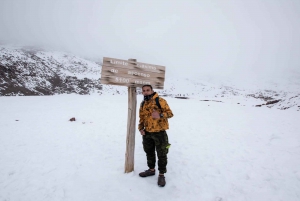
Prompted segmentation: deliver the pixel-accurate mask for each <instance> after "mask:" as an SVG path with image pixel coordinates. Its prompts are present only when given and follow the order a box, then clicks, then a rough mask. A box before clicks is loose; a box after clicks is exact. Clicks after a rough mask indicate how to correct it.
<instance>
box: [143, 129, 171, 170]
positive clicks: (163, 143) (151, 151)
mask: <svg viewBox="0 0 300 201" xmlns="http://www.w3.org/2000/svg"><path fill="white" fill-rule="evenodd" d="M143 147H144V151H145V152H146V156H147V164H148V167H149V168H150V169H154V168H155V162H156V156H155V149H156V152H157V157H158V170H159V173H160V174H163V173H166V172H167V163H168V158H167V154H168V152H169V147H170V144H169V140H168V135H167V132H166V131H160V132H147V131H146V132H145V135H144V136H143Z"/></svg>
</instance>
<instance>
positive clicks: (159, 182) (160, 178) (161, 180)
mask: <svg viewBox="0 0 300 201" xmlns="http://www.w3.org/2000/svg"><path fill="white" fill-rule="evenodd" d="M157 185H158V186H159V187H164V186H165V185H166V180H165V176H164V175H158V180H157Z"/></svg>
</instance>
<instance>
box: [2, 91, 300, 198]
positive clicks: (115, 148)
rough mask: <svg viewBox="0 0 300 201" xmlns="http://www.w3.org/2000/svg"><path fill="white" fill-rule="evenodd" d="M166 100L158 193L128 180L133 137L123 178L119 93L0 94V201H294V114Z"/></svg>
mask: <svg viewBox="0 0 300 201" xmlns="http://www.w3.org/2000/svg"><path fill="white" fill-rule="evenodd" d="M166 99H167V101H168V103H169V105H170V107H171V109H172V110H173V113H174V115H175V116H174V117H173V118H172V119H170V121H169V123H170V130H169V131H168V135H169V141H170V143H171V144H172V146H171V148H170V152H169V155H168V158H169V163H168V173H167V174H166V181H167V184H166V186H165V187H164V188H160V187H158V186H157V184H156V183H157V176H154V177H148V178H140V177H139V176H138V173H139V172H140V171H143V170H145V169H147V166H146V157H145V154H144V151H143V149H142V143H141V136H140V135H139V134H138V133H137V134H136V148H135V171H134V172H132V173H129V174H125V173H124V163H125V141H126V130H127V102H128V101H127V96H126V95H109V94H104V95H101V96H99V95H96V94H95V95H90V96H80V95H57V96H29V97H28V96H27V97H0V111H1V113H0V164H1V165H0V200H1V201H18V200H20V201H32V200H44V201H48V200H49V201H50V200H51V201H54V200H59V201H60V200H68V201H77V200H78V201H82V200H88V201H94V200H95V201H99V200H120V201H133V200H143V201H153V200H156V201H162V200H172V201H173V200H175V201H176V200H178V201H186V200H189V201H199V200H201V201H202V200H203V201H244V200H245V201H280V200H282V201H297V200H300V160H299V155H300V136H299V130H300V124H299V119H300V113H299V112H297V111H294V110H277V109H270V108H257V107H251V106H249V105H245V106H243V105H238V104H236V103H230V102H205V101H199V100H200V99H199V98H195V99H175V98H168V97H167V98H166ZM141 100H142V97H141V96H138V105H139V102H140V101H141ZM253 105H255V103H254V104H253ZM72 117H75V118H76V121H75V122H70V121H68V120H69V119H70V118H72ZM137 120H138V119H137Z"/></svg>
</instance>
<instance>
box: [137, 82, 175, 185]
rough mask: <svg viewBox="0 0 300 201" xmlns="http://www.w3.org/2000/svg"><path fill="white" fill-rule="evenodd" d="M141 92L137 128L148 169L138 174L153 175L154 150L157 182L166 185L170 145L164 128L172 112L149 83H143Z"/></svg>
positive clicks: (167, 124) (167, 125)
mask: <svg viewBox="0 0 300 201" xmlns="http://www.w3.org/2000/svg"><path fill="white" fill-rule="evenodd" d="M142 94H143V95H144V101H143V102H142V103H141V106H140V111H139V117H140V121H139V125H138V129H139V131H140V133H141V135H142V136H143V148H144V151H145V152H146V156H147V164H148V167H149V169H148V170H145V171H144V172H141V173H140V174H139V175H140V176H141V177H148V176H153V175H155V169H154V168H155V162H156V156H155V150H156V152H157V157H158V170H159V175H158V181H157V184H158V186H160V187H163V186H165V185H166V180H165V177H164V173H166V172H167V168H166V166H167V163H168V160H167V154H168V151H169V147H170V144H169V141H168V135H167V132H166V130H167V129H169V123H168V118H171V117H173V113H172V111H171V109H170V107H169V105H168V103H167V101H166V100H165V99H163V98H160V97H159V96H158V94H157V93H156V92H154V91H153V88H152V86H151V85H144V86H143V87H142Z"/></svg>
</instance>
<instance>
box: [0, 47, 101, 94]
mask: <svg viewBox="0 0 300 201" xmlns="http://www.w3.org/2000/svg"><path fill="white" fill-rule="evenodd" d="M100 69H101V66H100V65H99V64H97V63H95V62H91V61H87V60H85V59H82V58H79V57H75V56H72V55H66V54H64V53H60V52H47V51H43V50H37V49H24V48H12V47H0V96H14V95H19V96H28V95H53V94H63V93H77V94H89V93H90V92H91V91H100V90H101V89H102V86H101V84H100Z"/></svg>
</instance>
